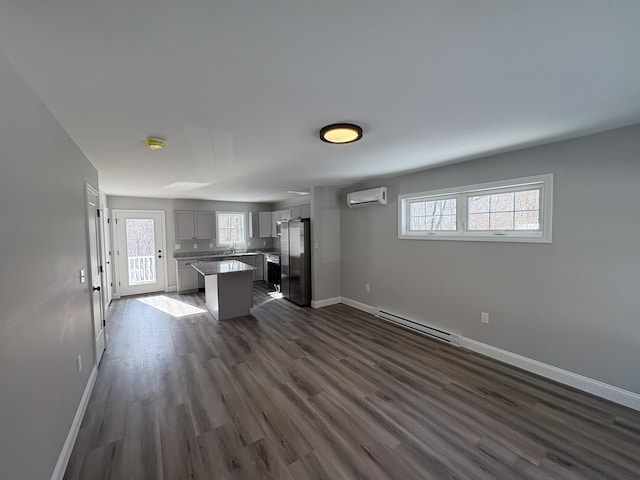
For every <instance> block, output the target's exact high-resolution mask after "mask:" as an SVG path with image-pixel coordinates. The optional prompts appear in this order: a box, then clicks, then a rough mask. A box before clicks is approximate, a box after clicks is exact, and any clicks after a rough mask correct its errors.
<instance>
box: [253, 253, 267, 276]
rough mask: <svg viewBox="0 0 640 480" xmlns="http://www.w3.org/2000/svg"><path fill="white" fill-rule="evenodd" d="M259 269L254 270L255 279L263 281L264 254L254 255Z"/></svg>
mask: <svg viewBox="0 0 640 480" xmlns="http://www.w3.org/2000/svg"><path fill="white" fill-rule="evenodd" d="M254 257H255V262H256V265H255V266H256V268H257V270H254V271H253V281H254V282H261V281H263V280H264V255H262V254H258V255H254Z"/></svg>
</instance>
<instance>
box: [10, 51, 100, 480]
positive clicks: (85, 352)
mask: <svg viewBox="0 0 640 480" xmlns="http://www.w3.org/2000/svg"><path fill="white" fill-rule="evenodd" d="M87 180H88V181H89V182H90V183H92V184H93V185H94V186H95V187H96V188H97V187H98V174H97V171H96V169H95V168H93V166H92V165H91V163H89V161H88V160H87V159H86V158H85V156H84V155H83V154H82V152H81V151H80V150H79V149H78V147H77V146H76V145H75V143H74V142H73V141H72V140H71V139H70V138H69V136H68V135H67V133H66V132H65V131H64V129H63V128H62V127H61V126H60V125H59V124H58V122H57V121H56V120H55V119H54V117H53V116H52V115H51V114H50V113H49V111H48V110H47V108H46V107H45V106H44V105H43V104H42V103H41V102H40V100H39V99H38V98H37V96H36V95H35V93H34V92H33V91H32V90H31V89H30V87H29V86H28V85H27V83H26V82H25V81H24V80H23V79H22V77H21V76H20V75H19V74H18V72H17V71H16V70H15V69H14V68H13V66H12V65H11V63H10V62H9V60H8V59H7V57H6V56H4V54H2V53H0V205H2V208H1V209H0V392H1V393H0V466H1V467H0V476H1V477H2V478H7V479H10V478H11V479H14V478H15V479H22V478H25V479H26V478H29V479H32V478H33V479H45V478H49V477H50V476H51V474H52V472H53V469H54V467H55V464H56V462H57V460H58V456H59V454H60V452H61V450H62V446H63V444H64V441H65V439H66V436H67V434H68V432H69V429H70V427H71V423H72V420H73V417H74V415H75V412H76V409H77V408H78V405H79V403H80V399H81V397H82V393H83V391H84V388H85V386H86V384H87V381H88V379H89V374H90V373H91V369H92V363H93V359H94V358H95V355H94V347H93V341H92V338H93V334H92V322H91V310H90V293H89V286H90V283H85V284H80V281H79V270H80V269H81V268H88V264H87V260H88V254H87V240H86V238H87V236H86V231H87V230H86V213H85V193H84V192H85V181H87ZM78 354H81V355H82V358H83V364H84V367H83V370H82V372H80V373H78V371H77V368H76V357H77V355H78Z"/></svg>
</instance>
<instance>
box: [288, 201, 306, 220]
mask: <svg viewBox="0 0 640 480" xmlns="http://www.w3.org/2000/svg"><path fill="white" fill-rule="evenodd" d="M289 218H291V219H292V220H297V219H299V218H311V205H309V204H307V205H296V206H295V207H291V210H290V217H289Z"/></svg>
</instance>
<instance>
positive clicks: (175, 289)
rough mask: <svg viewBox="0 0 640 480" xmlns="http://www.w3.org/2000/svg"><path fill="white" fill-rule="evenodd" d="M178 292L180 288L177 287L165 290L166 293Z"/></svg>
mask: <svg viewBox="0 0 640 480" xmlns="http://www.w3.org/2000/svg"><path fill="white" fill-rule="evenodd" d="M177 291H178V287H177V286H175V285H173V286H170V287H167V289H166V290H165V292H166V293H171V292H177Z"/></svg>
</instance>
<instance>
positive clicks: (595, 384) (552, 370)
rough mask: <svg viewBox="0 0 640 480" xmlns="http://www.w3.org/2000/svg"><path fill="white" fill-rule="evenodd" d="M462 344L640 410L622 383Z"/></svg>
mask: <svg viewBox="0 0 640 480" xmlns="http://www.w3.org/2000/svg"><path fill="white" fill-rule="evenodd" d="M342 303H344V304H345V305H348V306H350V307H353V308H356V309H358V310H361V311H363V312H366V313H369V314H371V315H373V314H374V310H375V307H372V306H371V305H367V304H365V303H361V302H357V301H355V300H351V299H350V298H345V297H342ZM460 346H461V347H464V348H467V349H469V350H472V351H474V352H477V353H480V354H482V355H485V356H487V357H490V358H493V359H495V360H499V361H501V362H504V363H508V364H509V365H513V366H514V367H518V368H521V369H523V370H526V371H528V372H531V373H535V374H537V375H540V376H541V377H545V378H549V379H551V380H555V381H556V382H560V383H563V384H565V385H568V386H570V387H573V388H577V389H578V390H582V391H583V392H587V393H590V394H592V395H595V396H597V397H601V398H604V399H606V400H610V401H612V402H614V403H618V404H620V405H624V406H625V407H629V408H632V409H634V410H638V411H640V395H639V394H637V393H635V392H630V391H628V390H624V389H622V388H620V387H615V386H613V385H609V384H608V383H604V382H601V381H599V380H594V379H593V378H589V377H585V376H583V375H579V374H577V373H573V372H570V371H568V370H563V369H561V368H558V367H554V366H553V365H548V364H546V363H542V362H539V361H538V360H534V359H532V358H528V357H523V356H522V355H518V354H517V353H512V352H509V351H507V350H503V349H501V348H497V347H494V346H492V345H488V344H486V343H482V342H478V341H477V340H473V339H471V338H468V337H463V336H460Z"/></svg>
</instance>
